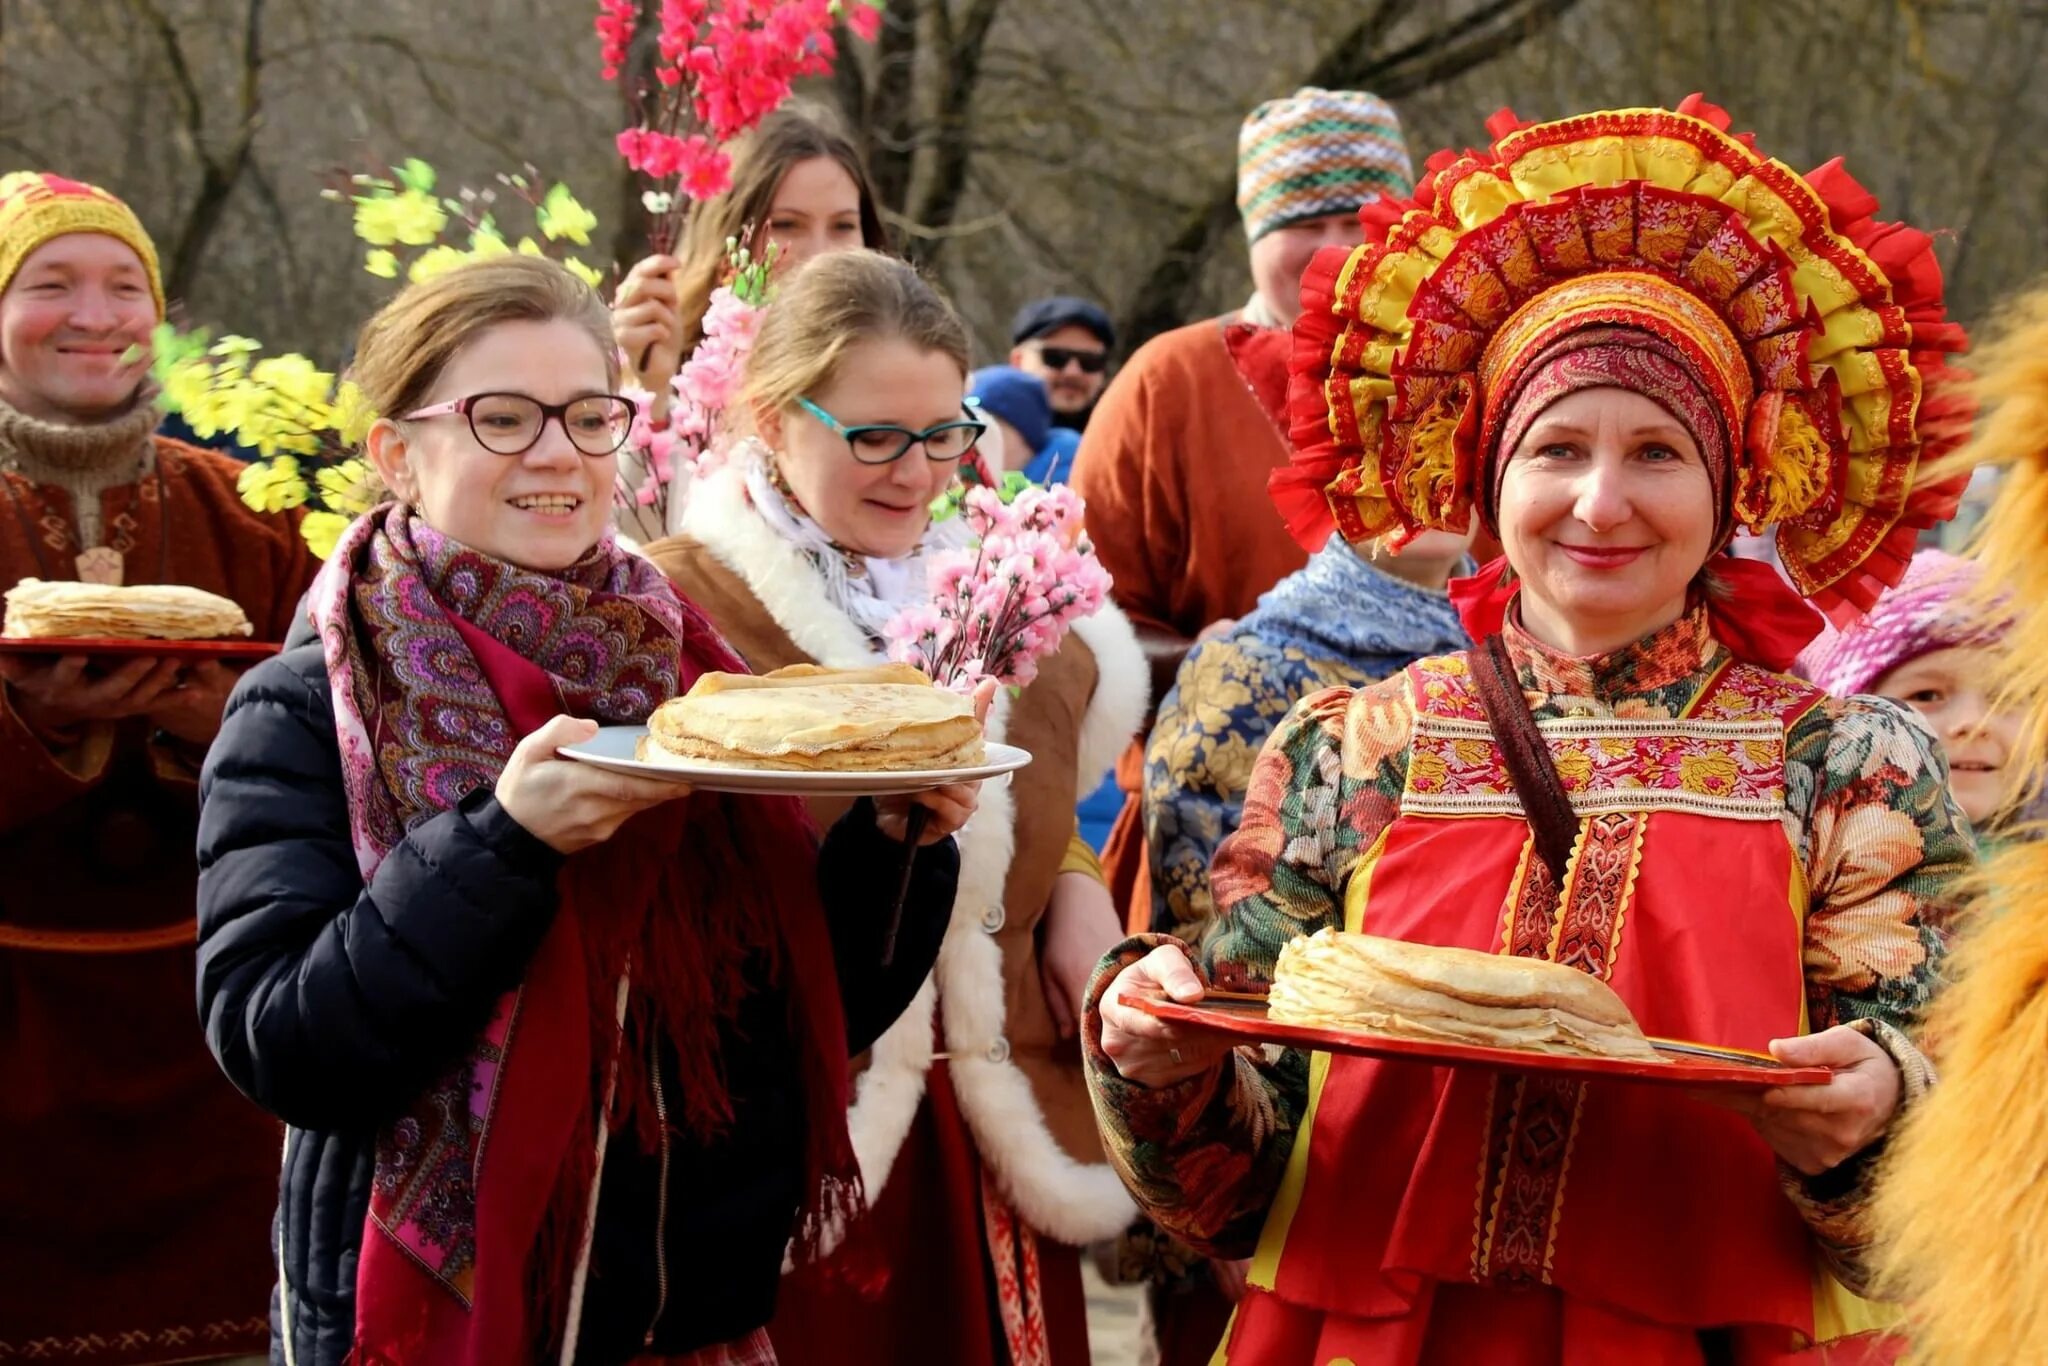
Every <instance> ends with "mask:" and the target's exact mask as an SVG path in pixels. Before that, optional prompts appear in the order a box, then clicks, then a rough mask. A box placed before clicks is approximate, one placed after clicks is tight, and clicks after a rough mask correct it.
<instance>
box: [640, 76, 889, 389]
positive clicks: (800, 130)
mask: <svg viewBox="0 0 2048 1366" xmlns="http://www.w3.org/2000/svg"><path fill="white" fill-rule="evenodd" d="M818 157H824V158H826V159H827V160H830V161H834V162H837V163H838V164H839V166H840V168H841V169H842V170H844V171H845V172H846V174H847V175H848V176H849V177H851V178H852V180H853V187H854V189H855V190H856V191H858V192H859V195H860V240H861V245H862V246H864V247H866V248H868V249H869V250H870V251H886V250H887V249H888V246H889V239H888V234H887V233H886V232H885V231H884V229H883V227H882V216H881V211H880V210H879V209H878V208H877V207H876V204H875V186H874V181H873V179H872V178H871V177H870V176H869V175H868V168H867V163H866V162H865V161H864V160H862V158H861V154H860V149H859V148H858V147H856V146H854V143H853V139H852V138H850V137H848V136H847V135H846V132H845V130H844V129H842V128H841V127H840V125H839V121H838V120H837V119H836V118H834V117H833V115H832V113H831V112H830V111H829V110H827V109H825V108H823V107H822V106H820V105H815V104H812V103H810V102H808V101H805V100H796V101H792V102H791V103H789V104H786V105H784V106H783V107H782V108H780V109H777V110H776V111H775V112H774V113H772V114H770V115H769V116H768V117H767V118H765V119H763V120H762V121H761V126H760V127H759V128H757V129H755V130H754V132H753V133H752V134H750V135H749V136H748V137H747V138H746V140H745V141H744V142H743V143H741V145H740V147H739V149H738V151H736V152H735V153H734V155H733V159H732V188H731V189H729V190H727V191H726V192H725V193H724V194H722V195H720V196H718V197H717V198H716V199H713V200H709V201H708V202H706V203H704V204H700V205H699V206H698V207H697V209H696V211H695V212H694V213H692V214H691V215H690V224H689V227H688V228H687V229H685V231H684V235H683V240H682V243H681V244H680V246H679V247H678V248H677V250H676V256H677V259H678V260H679V261H680V262H681V265H680V266H678V267H677V270H676V282H677V288H676V306H677V311H678V312H679V313H680V314H681V316H682V324H683V332H682V343H683V354H684V355H685V356H687V355H689V354H690V352H691V351H693V350H695V349H696V346H697V343H698V342H700V341H702V340H703V338H704V314H705V311H706V310H707V309H709V308H710V306H711V294H712V291H713V290H715V289H717V288H718V286H719V285H720V284H721V283H722V282H723V281H724V279H725V270H726V262H725V258H726V245H725V244H726V242H727V241H728V240H730V239H732V238H737V237H742V236H744V237H746V238H747V246H748V249H749V250H752V251H755V252H756V253H757V254H758V252H759V248H760V245H761V243H762V242H763V241H765V240H766V228H767V226H768V213H769V210H771V209H773V208H774V207H775V192H776V190H778V189H780V188H781V186H782V178H783V177H784V176H786V175H788V174H789V169H790V167H792V166H795V165H796V164H797V163H798V162H803V161H811V160H814V159H816V158H818Z"/></svg>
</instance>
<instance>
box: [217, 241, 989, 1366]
mask: <svg viewBox="0 0 2048 1366" xmlns="http://www.w3.org/2000/svg"><path fill="white" fill-rule="evenodd" d="M615 366H616V361H615V357H614V352H613V349H612V344H611V336H610V320H609V318H608V317H607V315H606V312H605V308H604V305H603V304H602V303H601V302H600V301H599V299H598V298H597V296H596V295H595V294H594V293H592V292H591V291H590V290H589V289H588V288H587V287H586V286H584V285H583V284H581V283H580V282H578V281H577V280H576V279H575V278H574V277H573V276H571V275H569V274H568V273H567V272H565V271H563V270H562V269H561V268H560V267H559V266H556V265H554V264H553V263H550V262H546V261H541V260H537V259H533V258H525V257H517V256H508V257H503V258H500V259H497V260H493V261H486V262H481V263H476V264H472V265H466V266H463V267H460V268H458V269H457V270H455V271H452V272H450V273H448V274H446V275H443V276H441V277H439V278H437V279H434V280H432V281H429V282H427V283H425V284H421V285H416V286H413V287H412V288H410V289H408V290H406V291H405V292H404V293H402V294H400V295H399V296H398V297H397V298H396V299H394V300H393V301H392V302H391V303H390V304H389V305H387V306H386V307H385V308H384V309H383V311H381V312H380V313H378V314H377V316H376V317H374V318H372V319H371V320H370V321H369V323H368V324H367V325H366V326H365V327H364V329H363V333H362V337H361V340H360V342H359V343H358V347H357V352H356V361H355V364H354V367H353V371H352V375H353V378H354V379H355V381H356V382H357V384H358V385H360V386H361V389H362V392H363V395H364V397H365V399H366V400H367V401H368V402H369V403H370V404H371V406H372V407H373V408H374V409H375V410H376V411H377V412H379V413H383V414H387V415H388V416H386V417H385V418H383V419H381V420H379V421H378V422H377V423H376V424H375V425H374V426H373V427H372V428H371V429H370V433H369V436H368V439H367V442H366V448H367V453H368V455H369V458H370V459H371V461H372V462H373V463H374V464H375V465H376V467H377V471H378V473H379V474H380V475H381V476H382V477H383V480H384V483H385V486H386V487H387V488H389V489H390V490H391V492H392V494H393V501H391V502H388V503H385V504H384V505H383V506H381V507H379V508H377V509H376V510H374V511H373V512H371V513H369V514H368V515H366V516H365V517H363V518H361V519H359V520H358V521H357V522H356V523H355V524H354V525H353V526H352V527H350V528H349V530H348V531H347V532H346V533H345V534H344V535H343V536H342V538H341V542H340V544H339V545H338V546H337V547H336V549H335V552H334V556H333V558H332V559H331V560H329V562H328V564H327V567H326V569H325V570H324V571H323V572H322V574H321V575H320V578H319V579H318V581H317V582H316V583H315V585H314V587H313V590H312V592H311V594H310V595H309V597H308V600H307V604H308V611H307V613H306V619H305V620H303V621H302V622H301V624H300V626H299V627H298V629H297V630H296V631H295V632H294V634H293V635H292V636H291V637H290V638H289V639H288V640H287V642H286V646H285V650H284V653H283V654H281V655H280V656H278V657H277V658H275V659H272V660H269V661H267V662H265V663H264V664H263V665H261V666H260V667H258V668H257V669H255V670H253V671H251V673H250V674H249V675H248V677H247V678H245V679H244V680H243V681H242V683H241V685H240V686H239V687H238V688H236V690H235V693H234V696H233V698H232V700H231V701H230V703H229V705H228V713H227V719H226V721H225V723H224V724H223V726H222V728H221V733H220V739H219V740H218V741H217V742H216V743H215V745H214V747H213V750H212V754H211V757H210V758H209V760H208V763H207V768H206V773H205V777H204V779H203V781H202V784H201V801H202V804H203V805H202V809H201V814H200V826H199V862H200V881H199V919H200V945H199V972H200V983H199V992H200V1006H201V1010H202V1013H203V1015H204V1018H205V1023H206V1032H207V1040H208V1042H209V1043H210V1044H211V1046H212V1048H213V1051H214V1054H215V1056H216V1057H217V1058H218V1059H219V1060H220V1064H221V1066H222V1067H223V1068H224V1069H225V1070H226V1072H227V1074H228V1075H229V1076H230V1077H231V1078H232V1079H233V1080H234V1082H235V1084H236V1085H237V1086H239V1087H241V1088H242V1090H243V1091H244V1092H246V1093H247V1094H248V1095H249V1096H250V1097H252V1098H253V1099H255V1100H256V1101H257V1102H258V1103H259V1104H261V1105H262V1106H264V1108H266V1109H268V1110H270V1111H272V1112H273V1113H275V1114H276V1115H278V1116H279V1117H280V1118H282V1119H283V1120H284V1121H285V1122H286V1124H287V1125H288V1126H289V1128H288V1129H287V1138H286V1145H285V1152H284V1172H283V1180H282V1190H281V1193H280V1199H279V1204H278V1217H277V1228H276V1233H275V1240H274V1247H275V1250H276V1253H277V1267H278V1287H277V1293H276V1296H275V1298H274V1300H273V1306H274V1309H273V1318H272V1346H271V1358H272V1360H273V1361H291V1362H296V1363H299V1364H300V1366H336V1364H337V1363H340V1362H342V1361H343V1360H345V1359H346V1360H350V1361H362V1362H382V1363H428V1362H431V1363H435V1366H442V1364H443V1363H475V1366H495V1364H496V1363H501V1362H515V1361H518V1362H524V1361H548V1362H562V1363H564V1364H565V1366H567V1364H569V1363H603V1364H604V1366H611V1363H625V1362H632V1361H642V1360H646V1361H655V1360H658V1361H660V1362H663V1363H666V1364H667V1366H675V1364H676V1363H693V1364H694V1363H704V1362H712V1361H716V1362H719V1363H739V1364H740V1366H761V1364H762V1363H772V1362H773V1361H774V1353H773V1349H772V1348H771V1347H770V1346H769V1345H768V1341H767V1337H766V1335H765V1333H764V1332H763V1326H764V1325H765V1324H766V1323H767V1321H768V1319H769V1317H770V1315H771V1314H772V1312H773V1310H774V1304H775V1295H776V1291H777V1288H778V1284H779V1281H780V1272H781V1266H782V1263H783V1260H784V1255H785V1250H786V1248H787V1247H788V1246H789V1244H790V1243H791V1242H792V1240H794V1242H795V1245H796V1252H797V1255H798V1257H799V1259H800V1260H801V1259H803V1258H805V1257H807V1256H808V1255H809V1254H810V1253H811V1252H813V1251H815V1250H816V1249H817V1248H818V1247H819V1246H820V1244H822V1243H823V1242H824V1241H826V1239H827V1236H828V1231H831V1232H833V1233H835V1234H836V1230H838V1229H840V1228H841V1227H843V1226H844V1225H845V1223H846V1221H847V1220H848V1219H850V1218H852V1217H854V1216H856V1215H857V1214H858V1213H859V1212H860V1206H861V1203H862V1201H861V1194H860V1186H859V1170H858V1166H857V1164H856V1161H855V1157H854V1152H853V1147H852V1144H851V1141H850V1140H849V1137H848V1135H847V1130H846V1123H845V1114H844V1106H845V1103H846V1058H847V1057H848V1055H849V1052H850V1051H858V1050H862V1049H865V1048H866V1047H867V1046H868V1044H869V1042H870V1041H872V1040H873V1039H874V1038H875V1036H876V1035H878V1034H879V1033H880V1032H881V1031H882V1029H883V1028H884V1027H886V1026H887V1025H888V1024H889V1023H890V1021H892V1020H893V1019H894V1018H895V1017H896V1016H897V1014H899V1013H900V1012H901V1010H902V1008H903V1007H904V1005H905V1003H906V1002H908V1001H909V1000H910V999H911V996H912V994H913V993H914V992H915V991H916V990H917V988H918V984H919V982H920V980H921V979H922V978H923V976H924V974H925V972H926V971H927V970H928V968H929V966H930V964H931V963H932V961H933V958H934V956H935V955H936V953H937V950H938V943H939V936H940V934H941V933H942V932H943V929H944V926H945V921H946V915H947V913H948V912H949V910H950V908H951V906H952V902H953V893H954V886H955V879H956V874H957V870H958V860H957V856H956V853H955V850H954V848H953V845H952V842H951V839H950V835H951V833H952V832H953V831H954V830H956V829H957V828H959V826H960V825H961V824H962V822H963V821H964V820H965V819H966V817H967V815H968V814H969V813H970V812H971V811H972V810H973V807H974V802H975V790H974V789H973V788H971V787H965V786H955V787H950V788H945V789H941V790H940V791H939V792H937V793H935V794H930V795H929V796H928V797H920V798H918V799H916V800H918V801H919V802H921V803H922V804H924V805H925V806H927V807H928V808H929V809H930V810H931V813H932V821H931V824H930V830H931V831H935V832H937V833H936V834H935V835H934V836H933V837H932V838H931V839H930V840H928V841H927V842H928V843H929V844H931V845H932V846H933V847H930V848H927V849H926V850H924V851H923V852H922V853H920V854H918V855H917V857H916V861H915V864H914V865H913V877H912V884H911V890H910V894H909V897H908V899H907V905H906V910H905V917H904V921H905V924H904V935H905V938H904V939H903V940H902V941H899V944H898V946H897V952H896V955H895V957H894V960H893V966H884V965H883V963H882V961H881V960H882V954H881V939H882V927H883V925H884V922H885V921H886V919H887V909H886V908H887V903H888V901H889V899H890V896H891V893H892V892H893V891H894V888H895V885H896V873H897V870H898V869H899V868H900V867H901V863H902V858H903V851H902V848H901V846H900V844H898V843H897V842H896V841H895V840H894V839H892V838H891V837H890V833H889V832H891V831H894V832H895V834H896V835H897V836H898V837H900V836H901V834H902V830H903V822H904V820H905V817H906V816H907V814H908V802H907V801H905V800H902V799H899V800H897V801H895V802H893V803H892V802H883V803H881V804H880V807H881V809H880V812H879V814H878V810H877V806H876V805H875V804H870V803H866V802H863V803H861V804H859V805H857V806H855V807H853V808H852V809H851V810H849V811H847V812H846V813H844V814H843V815H841V816H840V817H839V818H838V819H836V820H835V821H834V822H833V823H832V825H831V827H830V830H829V833H827V834H826V835H825V836H824V839H823V841H822V844H820V842H819V841H818V838H817V835H816V828H815V827H813V826H812V824H811V823H810V818H809V816H808V815H807V813H806V812H805V811H804V810H803V808H802V807H801V805H799V804H798V803H796V802H795V801H793V800H789V799H782V798H739V797H726V796H718V795H714V794H710V793H691V792H689V791H688V790H687V789H686V788H683V787H681V786H678V785H676V784H672V783H668V782H664V781H659V780H655V779H648V778H636V777H633V776H630V775H621V774H614V773H609V772H606V771H604V770H601V769H596V768H592V767H590V766H588V765H584V764H579V763H576V762H574V761H572V760H568V759H565V758H563V757H561V756H560V755H559V754H558V752H557V751H558V749H559V747H561V746H563V745H567V744H573V743H575V742H577V741H579V740H584V739H587V738H589V737H590V736H591V734H593V733H594V732H595V730H596V729H597V723H598V722H600V721H605V722H613V723H621V724H624V723H631V722H636V721H643V720H645V719H646V717H647V715H648V713H649V712H650V711H651V710H652V709H653V708H654V707H655V706H656V705H658V704H659V703H661V702H662V701H663V700H665V699H667V698H669V697H671V696H674V695H675V694H677V693H678V692H680V691H682V690H684V689H686V688H687V687H688V686H689V684H690V683H691V682H692V681H694V679H695V678H696V677H697V675H698V674H700V673H702V672H704V671H706V670H728V671H730V670H738V669H742V668H744V665H742V664H741V663H740V662H739V660H738V659H737V658H736V657H735V656H734V655H733V653H732V651H731V649H730V648H729V647H728V646H727V645H726V644H725V642H724V641H723V640H721V639H720V638H719V636H718V634H717V632H716V631H715V630H713V629H712V628H711V626H710V625H709V624H708V623H707V622H706V621H705V619H704V618H703V616H702V615H700V614H699V613H698V611H697V610H696V608H694V607H693V606H691V605H690V604H689V603H688V602H686V601H683V600H682V599H679V598H678V597H677V596H676V594H675V591H674V590H673V588H671V587H670V585H669V583H668V581H667V580H665V579H664V578H663V577H662V576H661V574H660V572H659V571H658V570H656V569H655V568H654V567H653V566H652V565H650V564H648V563H647V562H646V561H645V560H642V559H640V558H638V557H637V556H633V555H629V554H627V553H625V552H624V551H622V550H621V549H620V548H619V547H618V545H617V544H616V543H615V541H614V539H613V536H612V532H611V526H610V510H611V496H610V495H611V487H612V477H613V464H614V462H615V460H616V453H617V451H618V448H619V446H620V445H621V443H622V442H623V441H624V440H625V436H626V431H627V428H628V427H629V426H630V424H631V421H632V409H633V405H632V404H631V403H630V402H628V401H627V400H626V399H624V398H621V397H619V396H618V395H616V394H615V393H613V392H612V391H613V389H614V388H615V386H616V380H617V373H616V368H615Z"/></svg>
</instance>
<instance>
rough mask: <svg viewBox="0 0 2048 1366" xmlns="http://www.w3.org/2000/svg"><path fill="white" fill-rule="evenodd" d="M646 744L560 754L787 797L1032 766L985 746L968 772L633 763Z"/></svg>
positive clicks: (633, 732)
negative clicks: (982, 757)
mask: <svg viewBox="0 0 2048 1366" xmlns="http://www.w3.org/2000/svg"><path fill="white" fill-rule="evenodd" d="M646 738H647V727H645V726H606V727H604V728H603V729H601V730H599V731H598V733H597V734H596V735H594V736H592V737H591V738H590V739H588V740H586V741H585V742H584V743H582V744H580V745H565V746H563V747H562V753H563V754H564V755H566V756H567V757H569V758H571V759H580V760H582V761H583V762H584V763H586V764H595V765H597V766H598V767H599V768H608V769H611V770H613V771H614V772H617V773H640V774H645V775H646V776H648V777H650V778H669V779H673V780H674V781H676V782H679V783H688V784H690V786H692V787H695V788H698V789H699V790H701V791H705V792H751V793H754V794H756V795H758V796H784V797H886V796H890V795H892V794H894V793H899V792H924V791H928V790H929V789H931V788H934V787H944V786H945V785H946V784H947V783H973V782H980V781H982V780H984V779H987V778H999V777H1001V776H1002V775H1003V774H1005V773H1014V772H1015V771H1016V770H1018V769H1020V768H1022V767H1024V766H1025V765H1026V764H1028V763H1030V762H1031V754H1030V752H1029V751H1027V750H1021V749H1018V748H1017V747H1016V746H1015V745H996V744H990V745H986V746H984V756H985V758H984V762H982V763H979V764H973V765H970V766H967V767H964V768H925V769H857V770H844V769H841V770H833V769H788V768H748V767H745V766H742V765H737V764H721V763H718V762H716V761H714V760H709V759H684V758H680V757H678V758H675V759H668V760H657V761H652V762H650V761H648V760H646V759H636V758H634V757H633V756H634V754H635V752H636V751H637V750H638V749H639V747H640V744H641V742H642V741H643V740H645V739H646Z"/></svg>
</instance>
